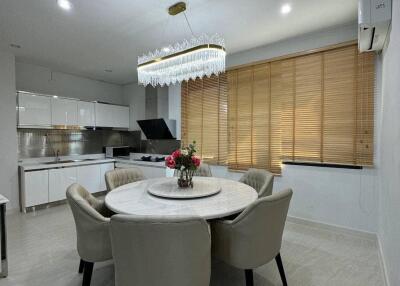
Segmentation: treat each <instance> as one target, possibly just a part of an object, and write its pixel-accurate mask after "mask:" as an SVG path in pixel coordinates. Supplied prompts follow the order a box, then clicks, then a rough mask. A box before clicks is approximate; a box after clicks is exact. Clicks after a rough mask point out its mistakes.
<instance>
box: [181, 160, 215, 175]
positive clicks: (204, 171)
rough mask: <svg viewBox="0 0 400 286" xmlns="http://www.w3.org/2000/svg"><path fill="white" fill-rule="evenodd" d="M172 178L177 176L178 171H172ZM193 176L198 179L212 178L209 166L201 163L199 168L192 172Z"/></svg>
mask: <svg viewBox="0 0 400 286" xmlns="http://www.w3.org/2000/svg"><path fill="white" fill-rule="evenodd" d="M174 176H175V177H176V176H178V170H175V171H174ZM194 176H198V177H212V173H211V168H210V165H208V164H206V163H201V164H200V166H199V168H197V170H196V171H195V172H194Z"/></svg>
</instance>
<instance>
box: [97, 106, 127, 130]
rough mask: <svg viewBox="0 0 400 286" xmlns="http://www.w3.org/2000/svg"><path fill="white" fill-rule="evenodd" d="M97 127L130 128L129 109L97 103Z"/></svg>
mask: <svg viewBox="0 0 400 286" xmlns="http://www.w3.org/2000/svg"><path fill="white" fill-rule="evenodd" d="M96 126H98V127H114V128H129V107H127V106H120V105H112V104H104V103H96Z"/></svg>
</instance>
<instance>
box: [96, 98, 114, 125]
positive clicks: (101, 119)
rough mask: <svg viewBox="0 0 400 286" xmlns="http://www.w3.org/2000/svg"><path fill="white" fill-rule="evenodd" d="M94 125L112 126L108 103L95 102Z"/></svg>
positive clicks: (110, 109) (110, 110)
mask: <svg viewBox="0 0 400 286" xmlns="http://www.w3.org/2000/svg"><path fill="white" fill-rule="evenodd" d="M95 110H96V126H99V127H112V125H113V118H112V108H111V105H110V104H104V103H98V102H97V103H96V105H95Z"/></svg>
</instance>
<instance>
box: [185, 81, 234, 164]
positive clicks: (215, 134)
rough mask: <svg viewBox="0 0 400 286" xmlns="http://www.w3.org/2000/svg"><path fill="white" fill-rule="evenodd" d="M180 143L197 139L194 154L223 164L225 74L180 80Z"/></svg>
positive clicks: (225, 148)
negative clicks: (185, 80) (181, 81)
mask: <svg viewBox="0 0 400 286" xmlns="http://www.w3.org/2000/svg"><path fill="white" fill-rule="evenodd" d="M181 88H182V90H181V94H182V103H181V104H182V107H181V112H182V114H181V115H182V143H183V144H184V145H187V144H189V143H192V142H193V141H196V145H197V154H198V155H199V156H201V158H202V159H203V160H204V161H205V162H207V163H211V164H220V165H225V164H226V163H227V156H228V144H227V142H228V139H227V133H228V131H227V130H228V127H227V78H226V75H225V74H222V75H220V76H214V75H213V76H211V77H210V78H208V77H204V78H203V79H196V80H190V81H188V82H183V83H182V87H181Z"/></svg>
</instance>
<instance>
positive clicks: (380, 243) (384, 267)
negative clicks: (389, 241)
mask: <svg viewBox="0 0 400 286" xmlns="http://www.w3.org/2000/svg"><path fill="white" fill-rule="evenodd" d="M377 238H378V239H377V240H378V251H379V260H380V262H381V268H382V270H383V279H384V280H385V286H390V282H389V275H388V273H387V267H386V260H385V256H384V254H383V248H382V242H381V239H380V237H379V235H378V236H377Z"/></svg>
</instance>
